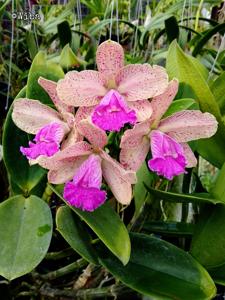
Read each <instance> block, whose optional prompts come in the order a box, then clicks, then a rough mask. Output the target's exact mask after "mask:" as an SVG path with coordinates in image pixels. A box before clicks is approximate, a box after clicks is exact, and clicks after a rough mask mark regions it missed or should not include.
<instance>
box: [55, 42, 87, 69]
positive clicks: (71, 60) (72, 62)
mask: <svg viewBox="0 0 225 300" xmlns="http://www.w3.org/2000/svg"><path fill="white" fill-rule="evenodd" d="M59 62H60V65H61V66H62V67H63V68H66V69H68V68H72V67H75V66H80V65H86V64H87V63H86V62H85V61H84V60H81V59H80V58H78V57H77V56H76V55H75V54H74V53H73V51H72V49H71V48H70V46H69V44H67V45H66V46H65V47H64V48H63V49H62V52H61V55H60V60H59Z"/></svg>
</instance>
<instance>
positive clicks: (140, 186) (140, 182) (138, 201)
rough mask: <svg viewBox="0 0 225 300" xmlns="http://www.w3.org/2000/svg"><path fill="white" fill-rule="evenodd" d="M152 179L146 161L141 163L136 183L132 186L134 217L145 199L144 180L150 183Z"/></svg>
mask: <svg viewBox="0 0 225 300" xmlns="http://www.w3.org/2000/svg"><path fill="white" fill-rule="evenodd" d="M152 179H153V174H152V173H150V171H149V170H148V168H147V165H146V162H144V163H143V164H142V166H141V167H140V169H139V170H138V172H137V183H136V184H135V186H134V203H135V213H134V218H136V217H137V216H138V214H139V213H140V210H141V208H142V206H143V204H144V202H145V200H146V196H147V194H148V193H147V191H146V189H145V187H144V182H145V183H146V184H147V185H150V184H151V182H152Z"/></svg>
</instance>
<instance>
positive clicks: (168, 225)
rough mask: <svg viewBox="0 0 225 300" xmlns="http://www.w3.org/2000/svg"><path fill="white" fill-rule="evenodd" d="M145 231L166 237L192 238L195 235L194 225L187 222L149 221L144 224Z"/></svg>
mask: <svg viewBox="0 0 225 300" xmlns="http://www.w3.org/2000/svg"><path fill="white" fill-rule="evenodd" d="M142 229H143V230H144V231H147V232H151V233H160V234H161V235H166V236H168V235H169V236H171V235H172V236H190V235H193V230H194V224H191V223H185V222H165V221H147V222H145V223H144V225H143V228H142Z"/></svg>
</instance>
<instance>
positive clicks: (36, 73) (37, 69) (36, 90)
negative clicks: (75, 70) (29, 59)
mask: <svg viewBox="0 0 225 300" xmlns="http://www.w3.org/2000/svg"><path fill="white" fill-rule="evenodd" d="M40 76H42V77H44V78H46V79H49V80H53V81H58V80H59V79H60V78H63V77H64V73H63V70H62V68H61V67H60V66H59V65H57V64H55V63H53V62H48V61H47V60H46V56H45V53H44V52H38V54H37V55H36V56H35V58H34V60H33V63H32V65H31V68H30V71H29V75H28V81H27V90H26V97H27V98H29V99H36V100H39V101H41V102H42V103H44V104H52V101H51V100H50V98H49V96H48V94H47V93H46V92H45V91H44V89H43V88H42V87H41V86H40V85H39V84H38V78H39V77H40Z"/></svg>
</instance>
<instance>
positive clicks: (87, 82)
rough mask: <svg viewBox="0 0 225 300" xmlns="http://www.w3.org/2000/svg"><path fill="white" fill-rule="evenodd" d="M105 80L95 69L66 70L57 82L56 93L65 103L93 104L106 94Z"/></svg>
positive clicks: (73, 104)
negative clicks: (63, 76)
mask: <svg viewBox="0 0 225 300" xmlns="http://www.w3.org/2000/svg"><path fill="white" fill-rule="evenodd" d="M105 83H106V81H105V79H104V78H103V77H102V75H101V74H100V73H99V72H97V71H92V70H85V71H81V72H77V71H71V72H68V73H67V74H66V76H65V78H64V79H61V80H59V81H58V83H57V94H58V96H59V98H60V99H61V100H62V101H63V102H65V103H66V104H67V105H72V106H75V107H79V106H93V105H96V104H98V103H99V101H100V100H101V98H102V97H103V96H104V95H105V94H106V92H107V91H106V88H105V87H104V85H105Z"/></svg>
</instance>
